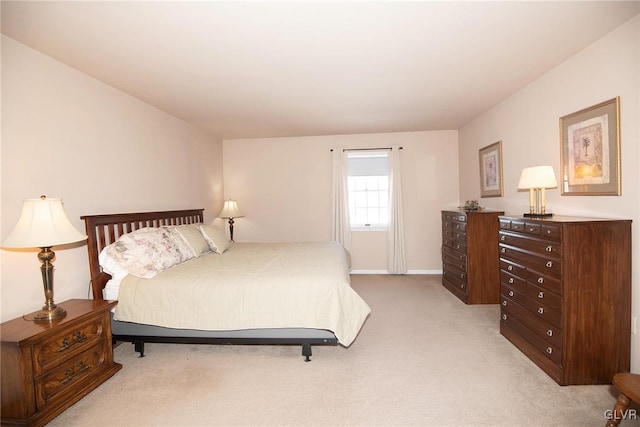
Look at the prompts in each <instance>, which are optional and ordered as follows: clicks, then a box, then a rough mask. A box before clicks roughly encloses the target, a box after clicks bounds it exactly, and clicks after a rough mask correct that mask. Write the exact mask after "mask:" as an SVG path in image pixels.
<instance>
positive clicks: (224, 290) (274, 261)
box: [114, 242, 371, 346]
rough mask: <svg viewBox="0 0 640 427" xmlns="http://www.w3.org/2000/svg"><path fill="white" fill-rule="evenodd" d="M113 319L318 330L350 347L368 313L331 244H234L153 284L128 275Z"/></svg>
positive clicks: (205, 327)
mask: <svg viewBox="0 0 640 427" xmlns="http://www.w3.org/2000/svg"><path fill="white" fill-rule="evenodd" d="M118 301H119V302H118V306H117V307H116V312H115V315H114V318H115V319H116V320H122V321H128V322H136V323H145V324H152V325H158V326H164V327H169V328H184V329H200V330H237V329H253V328H292V327H303V328H316V329H328V330H330V331H332V332H333V333H334V334H335V335H336V337H337V338H338V341H339V342H340V344H342V345H344V346H349V345H350V344H351V343H352V342H353V340H354V339H355V338H356V336H357V334H358V331H359V330H360V328H361V326H362V324H363V323H364V321H365V319H366V317H367V316H368V314H369V313H370V311H371V309H370V308H369V306H368V305H367V304H366V303H365V302H364V301H363V300H362V298H360V296H359V295H358V294H357V293H356V292H355V291H354V290H353V289H352V288H351V286H350V282H349V268H348V264H347V257H346V253H345V251H344V249H343V248H342V246H340V245H339V244H337V243H335V242H313V243H234V244H233V245H231V247H230V248H229V249H228V250H227V251H226V252H225V253H224V254H222V255H219V254H215V253H209V254H206V255H203V256H201V257H199V258H196V259H193V260H190V261H187V262H185V263H183V264H181V265H179V266H177V267H174V268H172V269H170V270H167V271H165V272H163V273H161V274H159V275H157V276H156V277H154V278H151V279H140V278H137V277H135V276H132V275H129V276H126V277H125V278H124V279H123V281H122V283H121V284H120V293H119V297H118Z"/></svg>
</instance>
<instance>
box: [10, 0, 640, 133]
mask: <svg viewBox="0 0 640 427" xmlns="http://www.w3.org/2000/svg"><path fill="white" fill-rule="evenodd" d="M1 7H2V10H1V13H2V33H3V34H5V35H7V36H9V37H11V38H13V39H15V40H18V41H20V42H22V43H24V44H25V45H28V46H30V47H33V48H35V49H37V50H39V51H41V52H43V53H45V54H47V55H49V56H51V57H53V58H55V59H57V60H59V61H61V62H63V63H66V64H68V65H70V66H72V67H73V68H76V69H78V70H80V71H82V72H84V73H86V74H89V75H91V76H94V77H95V78H97V79H99V80H101V81H103V82H105V83H107V84H109V85H111V86H114V87H116V88H118V89H120V90H122V91H124V92H126V93H128V94H130V95H132V96H134V97H136V98H139V99H141V100H142V101H144V102H147V103H149V104H151V105H154V106H156V107H157V108H159V109H161V110H164V111H166V112H168V113H170V114H172V115H174V116H177V117H179V118H181V119H183V120H185V121H187V122H189V123H192V124H193V125H195V126H197V127H199V128H201V129H204V130H206V131H207V132H209V133H211V134H212V135H215V136H217V137H219V138H222V139H234V138H254V137H281V136H304V135H330V134H351V133H380V132H397V131H417V130H437V129H457V128H459V127H460V126H461V125H463V124H465V123H466V122H468V121H469V120H471V119H473V118H474V117H476V116H478V115H479V114H481V113H483V112H485V111H486V110H488V109H489V108H491V107H492V106H494V105H495V104H497V103H499V102H500V101H502V100H504V99H505V98H507V97H508V96H509V95H511V94H513V93H514V92H516V91H518V90H520V89H521V88H523V87H525V86H526V85H527V84H529V83H530V82H532V81H533V80H535V79H536V78H537V77H539V76H540V75H542V74H544V73H545V72H547V71H549V70H550V69H552V68H554V67H555V66H557V65H558V64H560V63H561V62H563V61H564V60H566V59H567V58H569V57H570V56H572V55H574V54H576V53H577V52H579V51H580V50H582V49H584V48H585V47H587V46H588V45H590V44H591V43H593V42H594V41H595V40H597V39H599V38H601V37H602V36H603V35H605V34H606V33H608V32H610V31H611V30H613V29H614V28H616V27H617V26H619V25H621V24H622V23H624V22H625V21H627V20H629V19H630V18H632V17H633V16H635V15H637V14H638V13H640V1H623V2H615V1H602V2H601V1H586V2H584V1H577V2H568V1H544V2H538V1H536V2H524V1H511V2H485V1H472V2H459V1H450V2H446V1H424V2H403V1H395V2H391V1H389V2H380V1H379V2H374V1H352V2H337V1H331V2H327V1H325V2H311V1H306V2H302V1H299V2H249V1H236V2H229V1H228V2H214V1H196V2H187V1H173V2H169V1H137V2H125V1H102V2H83V1H71V2H59V1H44V2H34V1H17V2H11V1H4V0H3V1H2V5H1Z"/></svg>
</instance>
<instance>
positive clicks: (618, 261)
mask: <svg viewBox="0 0 640 427" xmlns="http://www.w3.org/2000/svg"><path fill="white" fill-rule="evenodd" d="M500 269H501V271H500V277H501V280H500V282H501V322H500V332H501V333H502V335H504V336H505V337H506V338H507V339H509V341H511V342H512V343H513V344H514V345H515V346H516V347H518V348H519V349H520V350H521V351H522V352H523V353H524V354H526V355H527V356H528V357H529V358H530V359H531V360H532V361H533V362H535V363H536V364H537V365H538V366H539V367H540V368H541V369H542V370H544V371H545V372H546V373H547V374H548V375H549V376H550V377H551V378H553V379H554V380H555V381H556V382H557V383H558V384H560V385H570V384H611V381H612V378H613V375H614V374H615V373H617V372H625V371H626V372H628V371H629V365H630V345H631V221H629V220H605V219H593V218H575V217H561V216H554V217H551V218H550V219H531V218H524V217H509V216H501V217H500Z"/></svg>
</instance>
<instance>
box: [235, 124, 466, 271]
mask: <svg viewBox="0 0 640 427" xmlns="http://www.w3.org/2000/svg"><path fill="white" fill-rule="evenodd" d="M391 145H400V146H403V147H404V149H403V150H402V151H401V163H402V170H403V171H402V179H403V195H404V213H405V233H406V255H407V265H408V268H409V269H410V270H413V271H425V270H429V271H433V272H437V271H441V270H442V266H441V262H440V245H441V230H440V210H441V208H442V206H444V205H456V204H457V203H458V200H457V193H458V167H457V162H458V134H457V131H433V132H402V133H387V134H367V135H335V136H315V137H304V138H270V139H243V140H226V141H224V149H223V153H224V154H223V159H224V160H223V161H224V165H225V167H224V183H225V190H224V192H225V198H233V199H236V200H237V201H238V204H239V206H240V209H241V210H242V211H243V213H244V214H245V215H246V216H245V217H244V218H240V219H237V220H236V225H235V228H234V237H235V240H237V241H295V240H309V241H319V240H330V239H331V180H332V163H331V162H332V156H331V152H330V151H329V150H330V149H331V148H332V147H345V148H369V147H389V146H391ZM386 238H387V237H386V233H385V232H374V231H366V232H354V233H353V250H352V264H353V269H354V270H378V271H386V268H387V267H386V265H387V261H386V244H387V243H386Z"/></svg>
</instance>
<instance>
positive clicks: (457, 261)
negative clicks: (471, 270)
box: [442, 252, 467, 271]
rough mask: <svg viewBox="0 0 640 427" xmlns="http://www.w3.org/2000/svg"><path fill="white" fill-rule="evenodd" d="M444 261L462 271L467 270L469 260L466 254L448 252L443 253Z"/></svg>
mask: <svg viewBox="0 0 640 427" xmlns="http://www.w3.org/2000/svg"><path fill="white" fill-rule="evenodd" d="M442 262H443V263H445V264H450V265H452V266H454V267H455V268H457V269H459V270H461V271H467V261H466V257H464V256H455V255H450V254H448V253H446V252H445V253H443V254H442Z"/></svg>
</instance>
